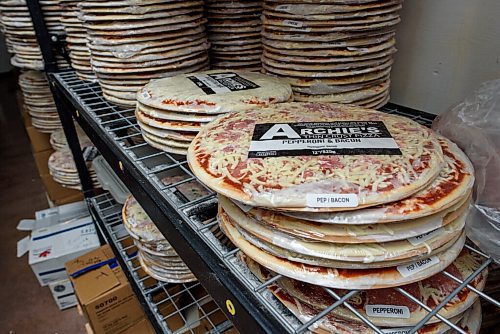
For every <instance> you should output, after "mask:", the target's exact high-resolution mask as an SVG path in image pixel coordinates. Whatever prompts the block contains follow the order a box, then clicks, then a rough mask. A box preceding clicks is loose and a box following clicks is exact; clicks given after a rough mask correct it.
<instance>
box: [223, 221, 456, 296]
mask: <svg viewBox="0 0 500 334" xmlns="http://www.w3.org/2000/svg"><path fill="white" fill-rule="evenodd" d="M218 218H219V224H220V226H221V229H222V230H223V231H224V233H225V234H226V236H227V237H228V238H229V239H230V240H231V242H232V243H233V244H234V245H235V246H237V247H238V248H239V249H240V250H241V251H242V252H243V253H245V254H246V255H247V256H248V257H250V258H251V259H252V260H254V261H256V262H258V263H259V264H261V265H262V266H264V267H266V268H268V269H270V270H272V271H275V272H277V273H279V274H282V275H284V276H287V277H290V278H294V279H296V280H299V281H302V282H307V283H311V284H318V285H321V286H325V287H331V288H338V289H381V288H387V287H394V286H400V285H405V284H410V283H414V282H417V281H421V280H423V279H426V278H428V277H430V276H432V275H435V274H437V273H439V272H440V271H442V270H443V269H444V268H446V267H447V266H449V265H450V264H451V263H452V262H453V261H454V260H455V258H456V257H457V256H458V255H459V253H460V251H461V250H462V248H463V245H464V243H465V234H464V233H462V235H461V236H460V237H459V238H458V239H457V240H456V241H455V242H454V244H453V245H452V246H451V247H449V248H447V249H446V251H443V252H441V253H437V254H435V255H431V256H429V257H426V258H423V259H420V260H417V261H412V262H408V263H403V264H399V265H397V266H394V267H385V268H369V269H368V268H366V269H341V268H331V267H324V266H319V265H309V264H305V263H300V262H295V261H291V260H288V259H285V258H282V257H278V256H275V255H272V254H270V253H268V252H266V251H264V250H262V249H261V248H259V247H257V246H255V245H254V244H252V243H250V242H248V241H247V240H246V239H245V238H244V236H242V234H241V233H240V232H239V231H238V228H237V227H236V226H234V225H233V224H232V222H231V220H230V219H228V217H227V215H225V214H219V216H218Z"/></svg>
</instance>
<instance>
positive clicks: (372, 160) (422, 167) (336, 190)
mask: <svg viewBox="0 0 500 334" xmlns="http://www.w3.org/2000/svg"><path fill="white" fill-rule="evenodd" d="M366 122H367V123H366ZM294 128H295V130H294ZM351 128H355V130H350V129H351ZM313 131H314V132H316V134H315V133H313ZM327 131H329V132H330V134H327ZM350 131H354V132H356V133H357V134H356V135H354V136H346V134H348V133H349V132H350ZM362 131H365V132H367V133H368V132H369V131H374V132H373V133H377V135H376V137H378V136H379V135H380V134H381V133H382V132H384V133H385V136H386V137H385V138H387V139H383V141H384V143H385V144H384V145H382V146H380V144H377V145H378V146H377V145H375V146H372V145H373V144H362V145H364V147H363V148H362V149H360V147H361V146H360V145H359V144H358V143H359V142H360V141H359V140H358V139H356V140H354V142H355V143H356V144H354V145H351V144H350V143H352V141H351V140H350V139H349V140H346V138H348V137H351V138H352V137H357V138H359V137H363V136H365V135H359V136H358V134H359V133H362ZM299 133H301V134H302V135H299ZM366 136H368V137H370V138H372V134H366ZM340 137H342V138H340ZM317 138H322V139H319V140H318V139H317ZM339 139H340V140H339ZM386 140H387V141H386ZM345 142H347V144H345V145H343V144H339V143H345ZM367 142H370V143H371V142H372V141H371V140H368V141H367ZM389 143H390V144H389ZM312 144H314V145H312ZM277 145H278V146H277ZM305 145H307V146H305ZM381 154H382V155H381ZM188 162H189V164H190V167H191V170H192V171H193V173H194V174H195V175H196V176H197V177H198V178H199V179H200V180H201V181H202V182H203V183H205V184H206V185H207V186H209V187H210V188H212V189H213V190H214V191H216V192H218V193H221V194H223V195H225V196H227V197H229V198H232V199H235V200H238V201H240V202H243V203H245V204H247V205H253V206H262V207H269V208H279V209H281V210H292V211H329V212H331V211H341V210H357V209H360V208H363V207H368V206H374V205H377V204H383V203H389V202H394V201H397V200H400V199H403V198H405V197H408V196H410V195H412V194H414V193H416V192H418V191H420V190H422V189H423V188H425V187H426V186H428V185H429V184H430V183H431V182H432V181H433V179H434V178H435V177H436V176H437V175H438V174H439V172H440V171H441V168H442V167H443V164H444V159H443V153H442V150H441V146H440V145H439V141H438V139H437V137H436V136H435V135H434V134H433V133H432V132H431V131H430V130H429V129H427V128H425V127H424V126H422V125H420V124H418V123H416V122H414V121H411V120H409V119H407V118H404V117H400V116H394V115H389V114H385V113H380V112H376V111H373V110H369V109H363V108H357V107H354V106H343V105H335V104H315V103H290V104H277V105H271V106H268V107H265V108H259V109H255V110H249V111H245V112H235V113H231V114H228V115H226V116H223V117H219V118H218V119H217V120H215V121H214V122H212V123H210V124H209V125H208V126H206V127H204V128H203V129H202V131H201V132H200V133H199V134H198V135H197V137H196V138H195V140H194V141H193V143H192V145H191V146H190V149H189V154H188ZM277 170H279V172H276V171H277ZM340 194H350V195H348V196H347V197H349V198H352V203H351V204H349V203H348V202H350V201H351V200H350V199H346V198H347V197H346V196H341V195H340ZM325 196H326V197H328V198H333V199H326V200H324V199H322V198H325ZM332 196H333V197H332ZM340 197H342V199H338V198H340ZM344 197H346V198H344ZM322 201H326V203H327V204H324V203H325V202H322ZM337 201H343V202H342V203H346V204H337ZM328 203H331V204H328Z"/></svg>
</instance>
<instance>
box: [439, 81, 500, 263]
mask: <svg viewBox="0 0 500 334" xmlns="http://www.w3.org/2000/svg"><path fill="white" fill-rule="evenodd" d="M433 129H434V130H436V131H437V132H439V133H441V134H442V135H444V136H446V137H448V138H449V139H451V140H453V141H454V142H455V143H457V144H458V145H459V146H460V147H461V148H462V149H463V150H464V151H465V153H466V154H467V155H468V156H469V158H470V160H471V161H472V163H473V165H474V168H475V171H476V183H475V186H474V197H473V204H472V209H471V211H470V213H469V216H468V218H467V235H468V237H469V238H470V239H472V240H473V241H474V242H475V243H476V244H477V245H478V246H479V247H480V248H481V249H482V250H483V251H484V252H486V253H488V254H489V255H490V256H492V257H493V258H494V259H495V261H497V262H499V261H500V192H498V188H499V187H500V174H499V173H498V171H499V170H500V80H494V81H489V82H485V83H483V84H482V85H481V86H480V87H479V89H478V90H477V91H475V92H474V93H473V94H472V95H471V96H469V97H468V98H466V99H465V100H464V101H463V102H461V103H460V104H458V105H456V106H455V107H453V108H451V109H450V110H449V111H447V112H445V113H444V114H442V115H440V116H439V117H438V118H437V119H436V120H435V121H434V124H433Z"/></svg>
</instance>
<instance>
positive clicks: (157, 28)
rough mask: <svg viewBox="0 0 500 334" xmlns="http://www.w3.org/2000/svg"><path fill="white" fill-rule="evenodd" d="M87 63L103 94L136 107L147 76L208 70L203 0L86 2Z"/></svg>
mask: <svg viewBox="0 0 500 334" xmlns="http://www.w3.org/2000/svg"><path fill="white" fill-rule="evenodd" d="M79 6H80V19H81V20H83V22H84V26H85V28H86V29H87V32H88V40H89V44H88V46H89V48H90V53H91V65H92V68H93V70H94V72H95V74H96V76H97V79H98V82H99V84H100V86H101V88H102V91H103V95H104V97H105V98H106V99H107V100H108V101H110V102H112V103H115V104H118V105H121V106H128V107H130V106H135V94H136V92H137V90H139V89H140V88H141V87H142V86H144V85H145V84H146V83H147V82H148V81H149V80H150V79H152V78H161V77H170V76H174V75H177V74H181V73H189V72H194V71H199V70H202V69H206V68H208V52H207V49H208V43H207V38H206V34H205V28H204V23H205V22H206V19H205V18H204V17H203V1H199V0H195V1H174V0H163V1H162V0H155V1H138V0H132V1H95V0H94V1H85V2H80V4H79Z"/></svg>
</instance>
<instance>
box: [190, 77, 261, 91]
mask: <svg viewBox="0 0 500 334" xmlns="http://www.w3.org/2000/svg"><path fill="white" fill-rule="evenodd" d="M187 78H188V79H189V80H191V81H192V82H194V84H195V85H196V86H198V88H200V89H201V90H203V91H204V92H205V94H207V95H213V94H222V93H229V92H237V91H240V90H249V89H255V88H259V87H260V86H259V85H257V84H256V83H254V82H252V81H250V80H247V79H245V78H242V77H240V76H239V75H238V74H236V73H231V72H229V73H212V74H196V75H193V76H189V77H187Z"/></svg>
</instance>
